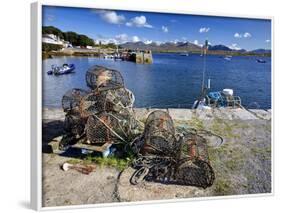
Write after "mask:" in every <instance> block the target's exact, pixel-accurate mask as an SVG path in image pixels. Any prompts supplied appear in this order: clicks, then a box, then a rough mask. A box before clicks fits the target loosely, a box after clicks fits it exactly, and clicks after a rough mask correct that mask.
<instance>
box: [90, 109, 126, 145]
mask: <svg viewBox="0 0 281 213" xmlns="http://www.w3.org/2000/svg"><path fill="white" fill-rule="evenodd" d="M128 132H129V125H128V122H127V121H126V120H123V119H122V118H121V119H120V118H119V117H117V115H113V114H111V113H106V112H103V113H101V114H98V115H92V116H90V117H89V118H88V121H87V124H86V135H87V138H88V140H89V142H90V143H92V144H103V143H111V144H114V143H119V142H126V138H127V133H128Z"/></svg>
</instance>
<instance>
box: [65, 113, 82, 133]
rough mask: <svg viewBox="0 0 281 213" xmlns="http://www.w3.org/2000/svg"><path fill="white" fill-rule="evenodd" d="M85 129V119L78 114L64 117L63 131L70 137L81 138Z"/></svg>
mask: <svg viewBox="0 0 281 213" xmlns="http://www.w3.org/2000/svg"><path fill="white" fill-rule="evenodd" d="M84 129H85V119H83V118H82V117H81V116H80V113H79V112H70V113H67V114H66V115H65V119H64V130H65V131H66V132H67V133H71V134H72V135H77V136H81V135H82V134H83V133H84Z"/></svg>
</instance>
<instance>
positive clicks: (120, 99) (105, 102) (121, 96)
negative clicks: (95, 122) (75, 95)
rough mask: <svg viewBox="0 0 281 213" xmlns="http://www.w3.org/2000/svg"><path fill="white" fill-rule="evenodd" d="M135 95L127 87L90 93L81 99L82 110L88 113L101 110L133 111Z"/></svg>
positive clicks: (95, 112) (115, 111)
mask: <svg viewBox="0 0 281 213" xmlns="http://www.w3.org/2000/svg"><path fill="white" fill-rule="evenodd" d="M133 103H134V95H133V94H132V92H131V91H129V90H127V89H125V88H119V89H115V90H106V91H101V92H95V93H90V94H89V95H87V96H85V97H84V98H83V100H82V101H81V109H82V112H83V113H85V114H86V115H90V114H97V113H99V112H114V113H120V114H123V113H132V106H133Z"/></svg>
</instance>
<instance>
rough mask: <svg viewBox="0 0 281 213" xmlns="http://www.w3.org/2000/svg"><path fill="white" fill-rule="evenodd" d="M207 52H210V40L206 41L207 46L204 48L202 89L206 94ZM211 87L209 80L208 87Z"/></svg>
mask: <svg viewBox="0 0 281 213" xmlns="http://www.w3.org/2000/svg"><path fill="white" fill-rule="evenodd" d="M207 50H208V40H206V41H205V45H204V46H203V54H204V56H203V57H204V58H203V72H202V88H201V92H202V93H204V90H205V88H206V86H205V72H206V55H207ZM209 85H210V82H209V80H208V86H209Z"/></svg>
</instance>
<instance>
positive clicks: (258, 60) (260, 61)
mask: <svg viewBox="0 0 281 213" xmlns="http://www.w3.org/2000/svg"><path fill="white" fill-rule="evenodd" d="M256 61H257V62H258V63H266V61H265V60H263V59H260V58H258V59H257V60H256Z"/></svg>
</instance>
